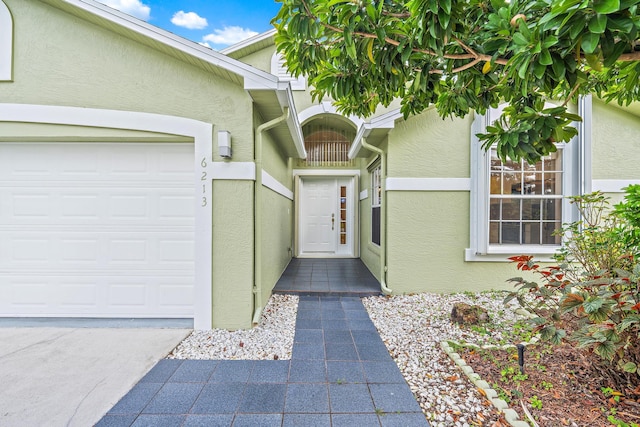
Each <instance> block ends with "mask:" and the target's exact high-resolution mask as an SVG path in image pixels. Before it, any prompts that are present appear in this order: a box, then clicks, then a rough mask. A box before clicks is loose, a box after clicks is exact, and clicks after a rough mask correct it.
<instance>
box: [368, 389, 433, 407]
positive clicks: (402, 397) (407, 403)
mask: <svg viewBox="0 0 640 427" xmlns="http://www.w3.org/2000/svg"><path fill="white" fill-rule="evenodd" d="M369 390H370V391H371V397H373V404H374V405H375V407H376V409H378V410H382V411H384V412H389V413H393V412H421V409H420V406H419V405H418V402H416V399H415V397H413V394H412V393H411V390H409V387H408V386H407V384H406V383H405V384H369Z"/></svg>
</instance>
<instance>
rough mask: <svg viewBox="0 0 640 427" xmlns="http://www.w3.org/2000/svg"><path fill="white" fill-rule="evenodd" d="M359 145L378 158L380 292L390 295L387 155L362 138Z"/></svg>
mask: <svg viewBox="0 0 640 427" xmlns="http://www.w3.org/2000/svg"><path fill="white" fill-rule="evenodd" d="M361 144H362V147H363V148H366V149H367V150H369V151H373V152H374V153H377V154H378V155H379V156H380V186H381V187H382V188H381V190H382V191H381V193H382V194H381V196H380V198H381V200H380V204H381V207H380V290H382V293H383V294H385V295H390V294H391V293H393V291H392V290H391V289H389V288H388V287H387V154H386V153H385V152H384V150H382V149H380V148H378V147H374V146H373V145H370V144H369V143H367V140H366V138H365V137H364V136H363V137H362V139H361Z"/></svg>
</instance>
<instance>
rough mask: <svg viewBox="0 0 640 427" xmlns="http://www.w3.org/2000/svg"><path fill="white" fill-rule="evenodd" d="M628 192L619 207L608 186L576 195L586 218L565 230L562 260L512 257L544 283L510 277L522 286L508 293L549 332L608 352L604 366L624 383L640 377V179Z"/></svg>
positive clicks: (549, 335)
mask: <svg viewBox="0 0 640 427" xmlns="http://www.w3.org/2000/svg"><path fill="white" fill-rule="evenodd" d="M626 191H627V196H626V197H625V201H624V202H622V203H620V204H619V205H617V206H616V207H615V210H611V208H610V206H609V203H608V200H607V199H606V198H605V197H604V196H603V195H602V193H592V194H588V195H585V196H580V197H573V198H572V200H571V202H572V203H574V204H575V205H576V206H577V208H578V211H579V212H580V220H579V221H577V222H573V223H570V224H565V225H564V226H563V228H562V230H560V232H561V233H562V234H563V237H564V245H563V247H562V249H561V250H560V251H559V252H558V254H557V255H556V256H555V259H556V261H557V262H558V264H557V265H552V266H546V267H542V266H541V265H540V264H538V263H536V262H535V261H534V260H533V257H531V256H526V255H522V256H516V257H511V258H510V259H511V260H512V261H513V262H515V263H517V268H518V270H521V271H529V272H532V273H533V274H534V275H535V276H537V277H538V278H539V280H538V282H539V283H538V282H537V281H528V280H525V279H523V278H522V277H517V278H513V279H510V281H511V282H513V283H515V288H516V289H515V291H514V292H511V293H510V294H509V295H508V296H507V297H506V299H505V302H507V301H509V300H511V299H513V298H516V299H517V300H518V301H519V302H520V304H521V305H523V307H525V308H527V309H528V310H530V311H531V312H533V313H534V314H535V315H536V316H537V317H535V318H533V319H532V322H533V323H534V325H535V328H534V329H535V330H536V331H538V332H540V334H541V337H542V338H543V339H546V340H550V341H552V342H554V343H560V342H561V341H562V340H564V339H570V340H572V341H573V342H575V343H576V344H577V346H578V347H579V348H585V349H588V350H590V351H593V352H594V353H596V354H597V355H598V356H600V358H601V359H602V361H603V363H602V364H601V370H602V372H603V373H604V374H606V375H607V376H608V377H609V379H610V380H612V381H614V382H615V384H616V385H618V386H620V387H621V388H623V387H627V386H629V385H632V384H634V385H637V384H638V383H639V382H640V381H639V378H640V377H639V376H638V375H640V373H639V371H640V369H639V366H640V344H639V343H638V337H639V335H640V263H638V261H639V260H640V258H639V257H638V252H639V251H638V247H639V245H638V242H639V241H640V231H639V230H640V228H639V226H640V186H631V187H628V188H627V189H626ZM634 221H638V222H634Z"/></svg>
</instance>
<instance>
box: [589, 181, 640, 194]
mask: <svg viewBox="0 0 640 427" xmlns="http://www.w3.org/2000/svg"><path fill="white" fill-rule="evenodd" d="M637 184H640V179H594V180H593V181H591V189H592V190H593V191H602V192H603V193H624V190H623V188H624V187H628V186H629V185H637Z"/></svg>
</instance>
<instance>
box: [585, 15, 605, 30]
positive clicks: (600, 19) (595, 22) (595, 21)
mask: <svg viewBox="0 0 640 427" xmlns="http://www.w3.org/2000/svg"><path fill="white" fill-rule="evenodd" d="M606 29H607V15H601V14H597V15H596V16H594V17H593V18H591V20H590V21H589V31H591V32H592V33H594V34H602V33H604V30H606Z"/></svg>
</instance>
